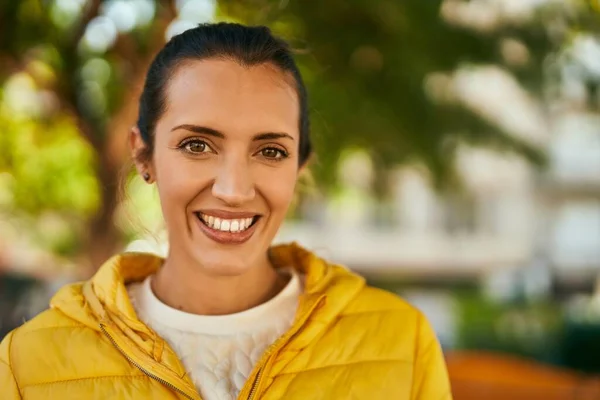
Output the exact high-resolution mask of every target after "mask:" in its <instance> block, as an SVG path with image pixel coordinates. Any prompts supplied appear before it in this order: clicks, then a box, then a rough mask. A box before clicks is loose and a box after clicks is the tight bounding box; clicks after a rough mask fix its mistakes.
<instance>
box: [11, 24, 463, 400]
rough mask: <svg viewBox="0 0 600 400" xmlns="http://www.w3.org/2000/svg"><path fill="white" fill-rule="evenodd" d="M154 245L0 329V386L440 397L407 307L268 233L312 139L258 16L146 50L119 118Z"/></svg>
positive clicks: (85, 394) (282, 46) (209, 399)
mask: <svg viewBox="0 0 600 400" xmlns="http://www.w3.org/2000/svg"><path fill="white" fill-rule="evenodd" d="M130 143H131V148H132V154H133V158H134V160H135V163H136V166H137V169H138V171H139V173H140V174H141V176H142V177H143V178H144V179H145V180H146V181H147V182H148V184H154V185H156V187H157V190H158V193H159V197H160V201H161V205H162V210H163V214H164V218H165V222H166V226H167V230H168V239H169V253H168V256H167V257H166V258H165V259H161V258H159V257H157V256H154V255H150V254H142V253H137V254H136V253H129V254H127V253H125V254H120V255H117V256H115V257H114V258H112V259H110V260H108V261H107V262H106V264H105V265H103V266H102V267H101V268H100V269H99V271H98V272H97V274H96V275H95V276H94V277H93V278H92V279H91V280H90V281H88V282H84V283H80V284H74V285H70V286H67V287H65V288H63V289H61V290H60V291H59V293H58V294H57V295H56V296H55V297H54V298H53V300H52V302H51V307H50V309H49V310H48V311H45V312H43V313H41V314H40V315H39V316H37V317H36V318H34V319H33V320H31V321H29V322H28V323H26V324H25V325H23V326H22V327H20V328H18V329H16V330H15V331H13V332H12V333H11V334H9V335H8V336H7V337H6V338H5V339H4V340H3V342H2V344H1V345H0V391H1V396H0V397H1V398H2V399H26V400H40V399H61V400H65V399H196V400H197V399H204V400H217V399H235V398H238V399H255V400H256V399H268V400H274V399H290V400H292V399H302V400H305V399H382V400H383V399H385V400H389V399H394V400H404V399H406V400H409V399H425V400H447V399H450V398H451V394H450V388H449V384H448V378H447V373H446V369H445V364H444V360H443V356H442V352H441V350H440V346H439V344H438V342H437V340H436V337H435V335H434V333H433V331H432V329H431V327H430V326H429V324H428V323H427V321H426V320H425V318H424V317H423V315H422V314H421V313H419V311H417V310H416V309H415V308H413V307H411V306H410V305H409V304H407V303H406V302H404V301H403V300H401V299H399V298H397V297H396V296H394V295H392V294H390V293H386V292H384V291H381V290H377V289H374V288H371V287H368V286H366V285H365V282H364V280H363V279H362V278H360V277H359V276H357V275H355V274H353V273H352V272H350V271H348V270H347V269H345V268H343V267H341V266H337V265H333V264H330V263H328V262H327V261H325V260H322V259H320V258H318V257H317V256H315V255H313V254H312V253H310V252H309V251H307V250H305V249H303V248H301V247H300V246H298V245H296V244H290V245H283V246H276V247H273V246H271V241H272V240H273V237H274V236H275V234H276V232H277V230H278V229H279V227H280V225H281V223H282V221H283V220H284V216H285V215H286V212H287V210H288V207H289V205H290V202H291V201H292V198H293V195H294V189H295V185H296V181H297V179H298V175H299V173H300V171H301V170H302V168H304V166H305V165H306V162H307V160H308V158H309V156H310V154H311V142H310V137H309V122H308V107H307V96H306V89H305V87H304V83H303V82H302V78H301V76H300V73H299V71H298V68H297V67H296V65H295V63H294V60H293V58H292V55H291V53H290V50H289V48H288V46H287V45H286V43H285V42H283V41H282V40H280V39H277V38H275V37H273V36H272V34H271V32H270V31H269V30H268V29H267V28H265V27H245V26H242V25H237V24H224V23H222V24H208V25H201V26H199V27H197V28H195V29H191V30H188V31H186V32H184V33H182V34H181V35H178V36H176V37H174V38H173V39H172V40H171V41H170V42H169V43H168V44H167V45H166V46H165V47H164V48H163V49H162V51H161V52H160V53H159V54H158V55H157V56H156V59H155V60H154V61H153V63H152V65H151V66H150V70H149V72H148V75H147V78H146V83H145V86H144V91H143V93H142V95H141V99H140V109H139V119H138V122H137V125H136V126H135V127H134V128H133V129H132V131H131V132H130Z"/></svg>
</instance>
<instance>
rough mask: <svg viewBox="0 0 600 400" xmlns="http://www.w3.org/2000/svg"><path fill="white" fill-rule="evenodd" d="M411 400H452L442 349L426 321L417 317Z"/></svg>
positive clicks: (419, 316)
mask: <svg viewBox="0 0 600 400" xmlns="http://www.w3.org/2000/svg"><path fill="white" fill-rule="evenodd" d="M417 325H418V327H417V338H416V348H415V361H414V375H413V386H412V391H411V397H410V398H411V400H452V392H451V389H450V380H449V378H448V371H447V369H446V362H445V361H444V355H443V353H442V348H441V346H440V343H439V342H438V339H437V337H436V336H435V333H434V331H433V329H432V328H431V325H430V324H429V322H428V321H427V319H426V318H425V317H424V316H423V315H422V314H421V313H419V315H418V317H417Z"/></svg>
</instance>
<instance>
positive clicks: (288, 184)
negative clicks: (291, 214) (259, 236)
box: [256, 167, 297, 214]
mask: <svg viewBox="0 0 600 400" xmlns="http://www.w3.org/2000/svg"><path fill="white" fill-rule="evenodd" d="M296 180H297V170H296V168H295V167H293V168H285V169H284V168H282V169H281V170H279V171H277V172H276V173H271V174H264V175H263V177H262V178H261V179H260V180H257V185H256V186H257V189H258V190H259V191H260V193H261V194H262V195H263V196H264V198H265V200H266V201H267V203H268V204H269V206H270V208H271V212H272V213H274V214H275V213H282V214H285V213H286V211H287V209H288V208H289V206H290V204H291V202H292V200H293V199H294V194H295V189H296Z"/></svg>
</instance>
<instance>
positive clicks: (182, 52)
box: [137, 23, 312, 165]
mask: <svg viewBox="0 0 600 400" xmlns="http://www.w3.org/2000/svg"><path fill="white" fill-rule="evenodd" d="M209 58H221V59H228V60H232V61H235V62H238V63H239V64H241V65H243V66H253V65H259V64H264V63H271V64H273V65H275V66H276V67H278V68H279V69H281V71H282V72H287V73H289V74H291V75H292V77H293V78H294V81H295V83H296V92H297V94H298V100H299V104H300V119H299V121H298V124H299V131H300V143H299V164H300V165H302V164H304V163H305V162H306V161H307V159H308V157H309V156H310V154H311V151H312V145H311V142H310V135H309V120H308V104H307V93H306V87H305V86H304V81H303V80H302V76H301V75H300V71H299V70H298V67H297V66H296V63H295V61H294V58H293V57H292V52H291V50H290V47H289V45H288V44H287V43H286V42H285V41H284V40H282V39H280V38H277V37H275V36H273V34H272V33H271V30H270V29H269V28H267V27H265V26H244V25H240V24H234V23H216V24H201V25H199V26H197V27H196V28H193V29H189V30H187V31H185V32H183V33H181V34H179V35H176V36H174V37H173V38H172V39H171V40H170V41H169V42H168V43H167V44H166V45H165V47H163V48H162V50H161V51H160V52H159V53H158V54H157V55H156V57H155V58H154V60H153V61H152V64H151V65H150V68H149V70H148V74H147V75H146V82H145V84H144V90H143V92H142V95H141V97H140V108H139V117H138V121H137V126H138V129H139V130H140V133H141V136H142V139H143V140H144V142H145V144H146V149H145V151H144V152H143V153H142V154H140V155H139V157H141V158H151V156H152V153H153V150H154V129H155V127H156V123H157V121H158V119H159V118H160V117H161V115H162V114H163V113H164V112H165V109H166V102H167V99H166V94H165V88H166V86H167V84H168V82H169V79H170V78H171V77H172V76H173V74H174V71H175V69H176V67H177V66H178V65H180V64H181V63H183V62H186V61H190V60H204V59H209Z"/></svg>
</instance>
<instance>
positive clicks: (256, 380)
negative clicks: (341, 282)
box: [247, 295, 325, 400]
mask: <svg viewBox="0 0 600 400" xmlns="http://www.w3.org/2000/svg"><path fill="white" fill-rule="evenodd" d="M324 298H325V296H324V295H323V296H321V297H320V298H319V299H318V300H317V301H316V302H315V303H314V305H313V306H312V307H311V308H310V310H308V311H307V312H306V314H305V315H304V316H303V317H302V319H300V320H299V321H298V323H297V324H296V325H295V327H294V329H291V330H290V331H288V333H287V334H285V335H283V336H281V337H280V338H279V339H277V340H276V341H275V343H273V344H272V345H271V346H269V348H268V349H267V351H266V352H265V355H264V356H263V358H262V360H261V361H262V362H260V364H262V366H261V367H260V369H259V370H258V372H257V373H256V377H255V378H254V382H253V383H252V387H251V388H250V393H249V394H248V398H247V400H253V399H254V396H256V393H257V391H258V388H259V384H260V378H261V377H262V374H263V372H264V370H265V367H266V365H267V364H268V363H269V360H270V359H271V356H272V355H273V353H274V352H275V349H277V348H278V347H280V344H281V343H282V342H285V341H287V340H288V339H289V338H290V337H292V336H293V335H295V334H296V332H298V331H299V330H300V328H302V327H303V326H304V324H305V323H306V320H308V317H310V315H311V314H312V313H313V311H314V310H315V308H317V306H318V305H319V304H321V302H322V301H323V299H324Z"/></svg>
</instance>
